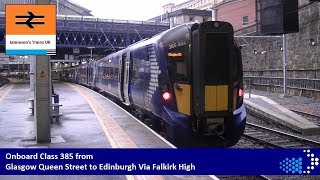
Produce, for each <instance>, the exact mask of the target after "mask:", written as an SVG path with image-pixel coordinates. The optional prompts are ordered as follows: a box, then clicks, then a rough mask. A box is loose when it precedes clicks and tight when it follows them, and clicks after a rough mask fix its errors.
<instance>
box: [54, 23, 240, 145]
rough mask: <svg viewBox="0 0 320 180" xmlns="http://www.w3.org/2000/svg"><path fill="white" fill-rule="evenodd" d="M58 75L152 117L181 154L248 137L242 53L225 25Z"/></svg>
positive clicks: (190, 30) (161, 39) (176, 31)
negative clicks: (199, 146) (185, 149)
mask: <svg viewBox="0 0 320 180" xmlns="http://www.w3.org/2000/svg"><path fill="white" fill-rule="evenodd" d="M58 73H59V77H60V80H62V81H70V82H74V83H79V84H82V85H85V86H88V87H91V88H94V89H96V90H98V91H100V92H104V93H105V94H107V95H108V96H109V97H111V98H112V99H114V100H116V101H117V102H118V103H120V104H122V105H123V106H125V107H128V109H130V110H132V111H133V112H134V114H138V115H139V116H140V117H149V119H150V121H151V122H150V126H152V128H154V129H156V130H157V131H158V132H159V131H161V132H164V133H163V134H164V136H165V137H166V138H167V139H168V140H170V142H174V143H177V144H180V145H181V146H186V147H189V146H191V147H193V145H194V144H197V142H201V143H199V144H202V143H205V144H208V143H209V144H211V145H212V146H214V147H231V146H234V145H235V144H236V143H237V142H238V141H239V139H240V137H241V136H242V134H243V132H244V129H245V124H246V110H245V106H244V103H243V96H244V90H243V68H242V58H241V51H240V49H239V47H238V46H237V45H236V44H235V41H234V30H233V27H232V25H231V24H230V23H228V22H222V21H206V22H202V23H197V22H192V23H191V22H190V23H187V24H182V25H179V26H176V27H174V28H171V29H169V30H166V31H164V32H162V33H160V34H158V35H155V36H153V37H151V38H149V39H144V40H141V41H139V42H136V43H134V44H132V45H130V46H128V47H127V48H125V49H122V50H120V51H118V52H115V53H112V54H110V55H108V56H106V57H104V58H102V59H99V60H97V61H93V62H89V63H86V64H81V65H79V66H75V67H71V68H64V69H59V70H58Z"/></svg>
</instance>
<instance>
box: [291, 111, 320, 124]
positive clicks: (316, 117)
mask: <svg viewBox="0 0 320 180" xmlns="http://www.w3.org/2000/svg"><path fill="white" fill-rule="evenodd" d="M289 110H290V111H292V112H295V113H297V114H299V115H301V116H302V117H305V118H307V119H309V120H311V121H312V122H314V123H316V124H317V125H320V116H319V115H316V114H311V113H307V112H303V111H299V110H296V109H291V108H289Z"/></svg>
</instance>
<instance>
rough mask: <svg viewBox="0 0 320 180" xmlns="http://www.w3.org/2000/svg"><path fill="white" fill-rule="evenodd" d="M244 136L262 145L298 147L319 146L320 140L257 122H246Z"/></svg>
mask: <svg viewBox="0 0 320 180" xmlns="http://www.w3.org/2000/svg"><path fill="white" fill-rule="evenodd" d="M243 137H244V138H246V139H250V140H252V141H254V142H256V143H258V144H260V145H262V146H264V147H272V148H299V147H311V148H312V147H317V148H319V147H320V142H317V141H313V140H310V139H306V138H303V137H299V136H295V135H292V134H288V133H285V132H281V131H277V130H274V129H270V128H267V127H263V126H260V125H257V124H252V123H247V125H246V130H245V132H244V135H243Z"/></svg>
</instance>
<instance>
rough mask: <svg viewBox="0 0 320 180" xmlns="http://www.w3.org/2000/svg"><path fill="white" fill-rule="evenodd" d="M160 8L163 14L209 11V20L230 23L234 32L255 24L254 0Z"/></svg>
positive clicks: (196, 0) (203, 0) (195, 0)
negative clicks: (192, 10) (193, 10)
mask: <svg viewBox="0 0 320 180" xmlns="http://www.w3.org/2000/svg"><path fill="white" fill-rule="evenodd" d="M162 7H163V12H164V14H170V13H171V12H175V11H178V10H181V9H195V10H207V11H208V10H209V11H210V12H211V18H210V20H211V19H212V20H216V21H226V22H230V23H231V24H232V25H233V27H234V29H235V30H238V29H242V28H244V27H248V26H250V25H254V24H255V23H256V0H190V1H186V2H183V3H181V4H178V5H175V4H173V3H169V4H166V5H164V6H162ZM190 17H191V18H192V16H190Z"/></svg>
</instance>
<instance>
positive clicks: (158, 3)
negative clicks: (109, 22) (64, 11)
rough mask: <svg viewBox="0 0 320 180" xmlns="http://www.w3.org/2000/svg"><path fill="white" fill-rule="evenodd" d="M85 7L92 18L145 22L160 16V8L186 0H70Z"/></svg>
mask: <svg viewBox="0 0 320 180" xmlns="http://www.w3.org/2000/svg"><path fill="white" fill-rule="evenodd" d="M71 1H72V2H74V3H76V4H79V5H81V6H84V7H86V8H87V9H89V10H91V11H92V14H93V15H94V16H97V17H99V18H106V19H123V20H139V21H142V20H147V19H150V18H153V17H155V16H158V15H160V14H161V13H162V12H163V9H162V6H163V5H165V4H168V3H175V4H180V3H182V2H185V1H187V0H71Z"/></svg>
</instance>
